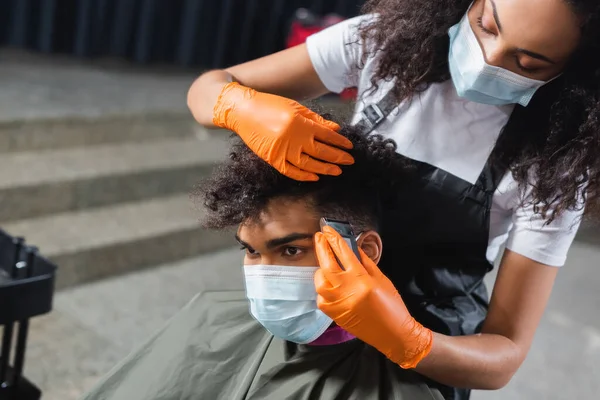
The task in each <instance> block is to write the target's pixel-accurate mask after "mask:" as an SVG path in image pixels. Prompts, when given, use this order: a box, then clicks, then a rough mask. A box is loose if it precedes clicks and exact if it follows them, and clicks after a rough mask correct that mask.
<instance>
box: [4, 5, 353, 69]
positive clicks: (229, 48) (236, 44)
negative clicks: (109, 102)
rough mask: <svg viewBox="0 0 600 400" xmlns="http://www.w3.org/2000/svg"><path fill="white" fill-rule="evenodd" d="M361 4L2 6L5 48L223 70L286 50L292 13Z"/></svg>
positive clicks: (346, 12) (347, 13)
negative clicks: (285, 43) (301, 9)
mask: <svg viewBox="0 0 600 400" xmlns="http://www.w3.org/2000/svg"><path fill="white" fill-rule="evenodd" d="M363 3H364V1H363V0H2V1H0V46H3V47H14V48H24V49H30V50H34V51H40V52H44V53H66V54H74V55H76V56H79V57H86V58H91V57H106V56H110V57H119V58H125V59H128V60H132V61H134V62H137V63H157V62H159V63H168V64H175V65H181V66H200V67H205V68H219V67H225V66H229V65H233V64H237V63H239V62H242V61H246V60H250V59H253V58H256V57H260V56H262V55H266V54H269V53H272V52H274V51H277V50H280V49H282V48H283V47H284V41H285V37H286V35H287V32H288V29H289V23H290V21H291V18H292V17H293V14H294V12H295V11H296V10H297V9H298V8H300V7H304V8H307V9H309V10H311V11H312V12H314V13H316V14H320V15H324V14H328V13H337V14H339V15H341V16H343V17H351V16H354V15H357V14H358V12H359V10H360V7H361V5H362V4H363Z"/></svg>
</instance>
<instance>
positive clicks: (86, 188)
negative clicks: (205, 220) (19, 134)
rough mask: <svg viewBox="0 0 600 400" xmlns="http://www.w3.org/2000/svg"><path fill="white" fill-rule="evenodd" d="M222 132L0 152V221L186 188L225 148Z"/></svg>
mask: <svg viewBox="0 0 600 400" xmlns="http://www.w3.org/2000/svg"><path fill="white" fill-rule="evenodd" d="M227 136H228V135H227V134H224V133H222V132H219V134H214V135H211V134H209V133H205V134H204V136H200V137H190V138H176V139H163V140H151V141H148V142H145V141H144V142H140V143H117V144H109V145H100V146H91V147H81V148H74V149H62V150H52V151H32V152H24V153H14V154H5V155H3V156H2V157H0V204H2V207H0V221H1V222H7V221H14V220H18V219H23V218H33V217H39V216H44V215H48V214H52V213H59V212H66V211H74V210H82V209H85V208H89V207H98V206H105V205H110V204H115V203H119V202H128V201H136V200H143V199H148V198H153V197H157V196H163V195H169V194H173V193H181V192H187V191H189V190H190V188H191V187H192V186H193V185H194V184H195V183H197V182H198V181H199V180H200V179H201V178H202V177H203V176H206V174H208V173H209V172H210V170H211V169H212V167H213V166H214V164H215V163H216V162H218V161H220V160H222V159H223V158H224V157H225V155H226V153H227V149H228V142H227Z"/></svg>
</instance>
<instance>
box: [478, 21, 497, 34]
mask: <svg viewBox="0 0 600 400" xmlns="http://www.w3.org/2000/svg"><path fill="white" fill-rule="evenodd" d="M477 26H478V27H479V29H481V31H482V32H483V33H485V34H486V35H494V32H492V31H490V30H489V29H487V28H486V27H485V26H483V19H482V17H477Z"/></svg>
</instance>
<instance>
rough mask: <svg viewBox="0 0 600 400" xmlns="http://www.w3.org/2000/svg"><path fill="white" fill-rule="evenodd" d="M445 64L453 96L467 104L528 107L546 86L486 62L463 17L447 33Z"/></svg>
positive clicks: (466, 19)
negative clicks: (450, 79) (452, 84)
mask: <svg viewBox="0 0 600 400" xmlns="http://www.w3.org/2000/svg"><path fill="white" fill-rule="evenodd" d="M448 34H449V35H450V52H449V54H448V63H449V65H450V73H451V75H452V82H453V83H454V87H455V88H456V92H457V93H458V95H459V96H460V97H462V98H465V99H467V100H470V101H473V102H476V103H483V104H490V105H496V106H498V105H505V104H520V105H522V106H524V107H525V106H527V105H528V104H529V102H530V101H531V98H532V97H533V95H534V94H535V92H536V91H537V90H538V89H539V88H540V87H542V86H543V85H544V84H546V82H544V81H538V80H535V79H530V78H526V77H524V76H521V75H519V74H516V73H514V72H511V71H508V70H506V69H503V68H500V67H495V66H493V65H489V64H487V63H486V62H485V57H484V54H483V50H482V49H481V47H480V46H479V42H478V41H477V37H475V33H474V32H473V29H472V28H471V24H470V23H469V18H468V16H467V15H466V14H465V16H464V17H463V18H462V20H461V21H460V22H459V23H458V24H456V25H454V26H453V27H452V28H450V30H449V31H448Z"/></svg>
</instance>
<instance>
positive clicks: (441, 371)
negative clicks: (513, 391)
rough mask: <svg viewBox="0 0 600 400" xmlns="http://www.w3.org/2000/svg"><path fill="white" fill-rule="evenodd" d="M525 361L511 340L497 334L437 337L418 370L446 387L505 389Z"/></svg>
mask: <svg viewBox="0 0 600 400" xmlns="http://www.w3.org/2000/svg"><path fill="white" fill-rule="evenodd" d="M522 361H523V357H522V352H521V350H520V349H519V347H518V346H517V345H516V344H515V343H514V342H513V341H511V340H510V339H508V338H506V337H504V336H501V335H494V334H480V335H470V336H457V337H452V336H446V335H441V334H438V333H435V334H434V339H433V347H432V349H431V352H430V353H429V355H428V356H427V357H425V358H424V359H423V360H422V361H421V362H420V363H419V365H418V366H417V368H416V369H415V370H416V371H417V372H419V373H421V374H423V375H425V376H427V377H429V378H431V379H433V380H434V381H437V382H440V383H442V384H445V385H448V386H453V387H462V388H470V389H483V390H495V389H500V388H502V387H504V386H505V385H506V384H507V383H508V382H509V381H510V379H511V378H512V376H513V375H514V373H515V372H516V371H517V369H518V368H519V366H520V365H521V362H522Z"/></svg>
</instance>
